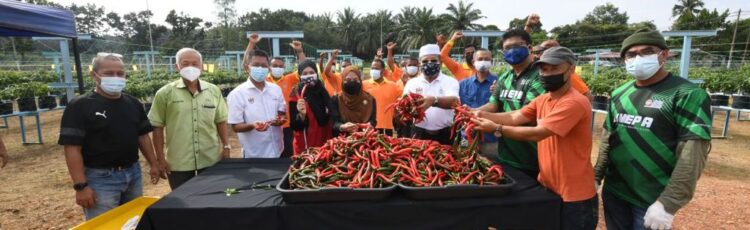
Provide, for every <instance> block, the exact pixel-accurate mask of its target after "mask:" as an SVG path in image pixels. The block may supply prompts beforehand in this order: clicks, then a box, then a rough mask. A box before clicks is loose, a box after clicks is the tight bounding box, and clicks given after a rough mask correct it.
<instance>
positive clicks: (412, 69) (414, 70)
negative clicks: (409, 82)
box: [406, 66, 419, 76]
mask: <svg viewBox="0 0 750 230" xmlns="http://www.w3.org/2000/svg"><path fill="white" fill-rule="evenodd" d="M417 71H419V67H416V66H407V67H406V74H408V75H411V76H414V75H417Z"/></svg>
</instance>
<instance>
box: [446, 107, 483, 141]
mask: <svg viewBox="0 0 750 230" xmlns="http://www.w3.org/2000/svg"><path fill="white" fill-rule="evenodd" d="M455 112H456V117H455V118H454V122H453V126H452V127H451V140H454V139H453V138H454V137H455V138H456V139H455V141H456V142H457V141H460V139H461V138H460V137H461V135H459V134H460V131H461V130H463V131H464V133H465V134H466V140H467V141H468V142H469V145H470V146H471V148H470V150H476V146H477V145H476V138H477V136H479V135H481V132H475V131H474V127H476V124H475V123H474V122H471V119H473V118H476V115H474V113H472V112H471V108H469V107H468V106H466V105H462V106H457V107H456V108H455Z"/></svg>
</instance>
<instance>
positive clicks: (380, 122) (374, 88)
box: [363, 79, 403, 129]
mask: <svg viewBox="0 0 750 230" xmlns="http://www.w3.org/2000/svg"><path fill="white" fill-rule="evenodd" d="M363 86H364V88H365V92H368V93H370V95H372V96H373V97H375V104H376V106H377V114H376V115H377V116H376V119H377V125H376V126H375V128H379V129H393V112H394V109H390V110H388V111H386V108H388V106H389V105H391V104H393V103H395V102H396V100H398V98H399V97H400V96H401V93H402V92H403V88H402V87H399V86H398V84H396V83H395V82H392V81H389V80H388V79H383V82H381V83H378V82H375V81H373V80H367V81H364V82H363Z"/></svg>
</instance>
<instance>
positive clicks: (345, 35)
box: [336, 7, 360, 50]
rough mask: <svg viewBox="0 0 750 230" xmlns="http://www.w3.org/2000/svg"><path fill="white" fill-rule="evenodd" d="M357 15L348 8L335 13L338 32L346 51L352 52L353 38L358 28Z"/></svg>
mask: <svg viewBox="0 0 750 230" xmlns="http://www.w3.org/2000/svg"><path fill="white" fill-rule="evenodd" d="M359 16H360V15H359V14H358V13H356V12H355V11H354V9H352V8H350V7H346V8H344V11H339V12H337V13H336V17H337V19H338V22H337V24H338V26H337V27H338V32H339V34H340V35H341V40H342V41H343V42H344V45H345V46H346V48H347V49H349V50H353V48H354V47H353V42H354V38H355V36H356V35H357V28H358V27H359Z"/></svg>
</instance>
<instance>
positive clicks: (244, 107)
mask: <svg viewBox="0 0 750 230" xmlns="http://www.w3.org/2000/svg"><path fill="white" fill-rule="evenodd" d="M227 104H228V105H229V120H228V121H227V123H229V124H242V123H245V124H252V123H255V122H256V121H260V122H265V121H271V120H275V119H276V117H277V116H278V114H279V113H286V103H285V102H284V96H283V95H282V90H281V87H279V86H278V85H276V84H273V83H271V82H266V86H265V87H264V88H263V90H261V89H258V87H255V85H254V84H253V83H252V82H250V81H249V80H248V81H246V82H245V83H242V84H241V85H239V86H237V88H234V90H232V92H230V93H229V96H228V97H227ZM281 129H282V128H281V127H280V126H270V127H269V128H268V130H266V131H263V132H259V131H257V130H250V131H247V132H241V133H237V137H238V138H239V142H240V144H241V145H242V154H243V156H244V157H245V158H278V157H279V156H281V151H283V150H284V133H283V132H282V130H281Z"/></svg>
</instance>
